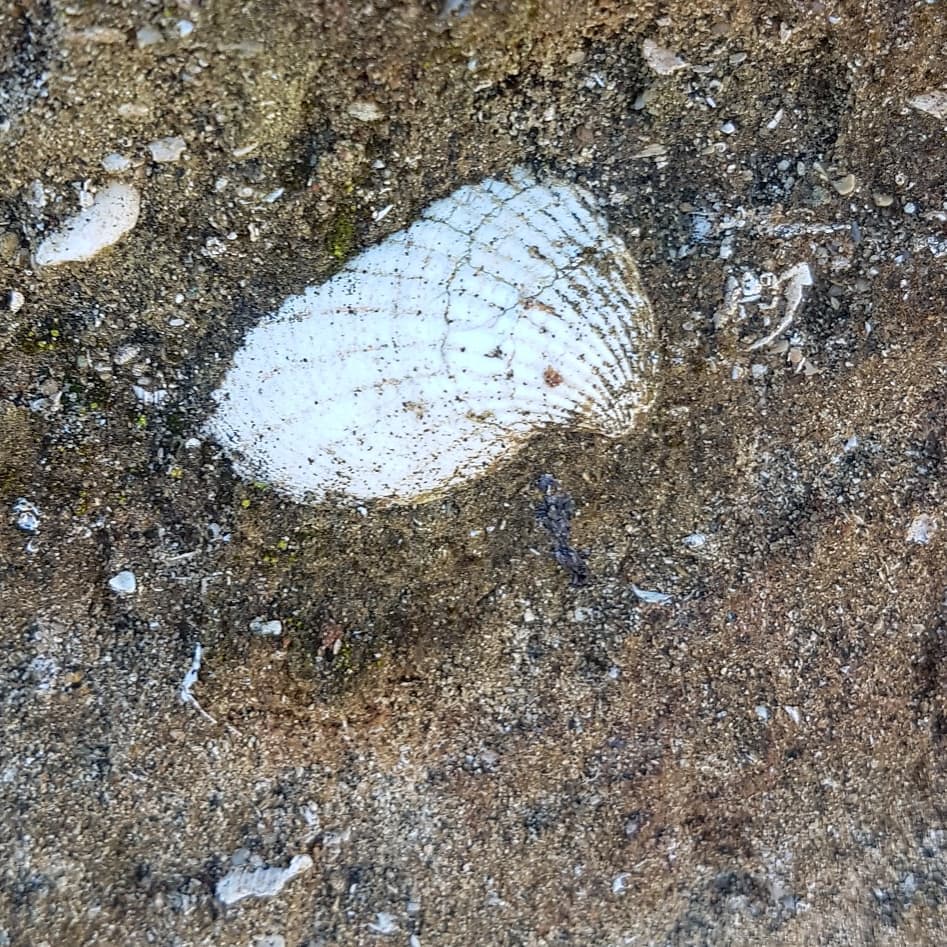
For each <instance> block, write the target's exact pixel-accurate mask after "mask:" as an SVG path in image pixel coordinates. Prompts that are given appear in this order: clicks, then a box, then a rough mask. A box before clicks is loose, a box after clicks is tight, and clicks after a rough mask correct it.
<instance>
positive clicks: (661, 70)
mask: <svg viewBox="0 0 947 947" xmlns="http://www.w3.org/2000/svg"><path fill="white" fill-rule="evenodd" d="M641 55H642V56H644V61H645V62H646V63H647V64H648V65H649V66H650V67H651V69H653V70H654V71H655V72H656V73H657V74H658V75H659V76H669V75H671V74H672V73H674V72H677V71H678V70H679V69H686V68H687V63H686V62H684V60H683V59H681V58H680V57H679V56H676V55H675V54H674V53H673V52H672V51H671V50H670V49H665V48H664V47H663V46H659V45H658V44H657V43H656V42H655V41H654V40H652V39H646V40H645V41H644V42H643V43H642V44H641Z"/></svg>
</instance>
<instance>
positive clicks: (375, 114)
mask: <svg viewBox="0 0 947 947" xmlns="http://www.w3.org/2000/svg"><path fill="white" fill-rule="evenodd" d="M347 111H348V113H349V115H351V116H352V118H357V119H358V120H359V121H360V122H380V121H381V120H382V119H383V118H384V117H385V113H384V112H383V111H382V110H381V109H380V108H379V107H378V106H377V105H376V104H375V103H374V102H372V101H370V100H368V99H356V100H355V101H354V102H352V103H350V105H349V107H348V109H347Z"/></svg>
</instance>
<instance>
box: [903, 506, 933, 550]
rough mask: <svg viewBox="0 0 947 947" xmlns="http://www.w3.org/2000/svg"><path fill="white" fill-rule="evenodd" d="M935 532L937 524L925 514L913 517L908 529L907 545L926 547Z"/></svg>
mask: <svg viewBox="0 0 947 947" xmlns="http://www.w3.org/2000/svg"><path fill="white" fill-rule="evenodd" d="M936 531H937V523H936V522H935V520H934V518H933V517H932V516H930V515H929V514H927V513H921V515H920V516H915V517H914V519H913V520H912V521H911V525H910V526H909V527H908V535H907V540H908V542H909V543H917V544H918V545H921V546H926V545H927V544H928V543H929V542H930V541H931V537H932V536H933V535H934V533H935V532H936Z"/></svg>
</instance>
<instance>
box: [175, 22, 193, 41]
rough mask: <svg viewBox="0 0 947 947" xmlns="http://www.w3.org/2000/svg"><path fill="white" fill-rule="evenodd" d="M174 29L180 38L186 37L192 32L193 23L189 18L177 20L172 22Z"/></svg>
mask: <svg viewBox="0 0 947 947" xmlns="http://www.w3.org/2000/svg"><path fill="white" fill-rule="evenodd" d="M174 29H175V32H176V33H177V34H178V36H180V37H181V39H186V38H187V37H188V36H190V35H191V33H193V32H194V24H193V23H192V22H191V21H190V20H178V21H177V23H175V24H174Z"/></svg>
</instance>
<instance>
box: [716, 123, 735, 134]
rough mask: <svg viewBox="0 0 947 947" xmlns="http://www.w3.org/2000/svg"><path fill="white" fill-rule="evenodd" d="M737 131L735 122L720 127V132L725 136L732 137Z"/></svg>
mask: <svg viewBox="0 0 947 947" xmlns="http://www.w3.org/2000/svg"><path fill="white" fill-rule="evenodd" d="M736 130H737V126H736V125H734V124H733V122H724V123H723V124H722V125H721V126H720V131H722V132H723V133H724V134H725V135H732V134H733V133H734V132H735V131H736Z"/></svg>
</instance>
